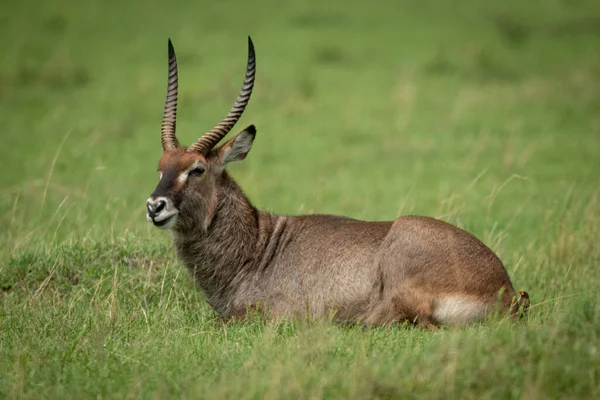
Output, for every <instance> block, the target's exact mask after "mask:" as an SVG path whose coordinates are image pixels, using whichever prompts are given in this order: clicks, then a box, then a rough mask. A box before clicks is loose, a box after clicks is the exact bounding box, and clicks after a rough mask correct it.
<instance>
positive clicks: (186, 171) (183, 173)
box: [177, 161, 199, 184]
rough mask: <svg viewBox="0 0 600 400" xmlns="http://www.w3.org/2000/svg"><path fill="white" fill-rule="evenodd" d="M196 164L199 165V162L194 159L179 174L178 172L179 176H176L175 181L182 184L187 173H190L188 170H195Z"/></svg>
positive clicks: (185, 179)
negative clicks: (193, 161)
mask: <svg viewBox="0 0 600 400" xmlns="http://www.w3.org/2000/svg"><path fill="white" fill-rule="evenodd" d="M198 165H199V163H198V161H196V162H195V163H193V164H192V165H191V166H190V167H189V168H188V169H186V170H185V171H183V172H182V173H181V174H179V176H178V177H177V182H179V183H181V184H184V183H185V181H187V178H188V175H189V174H190V172H191V171H193V170H195V169H196V168H198Z"/></svg>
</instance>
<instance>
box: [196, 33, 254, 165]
mask: <svg viewBox="0 0 600 400" xmlns="http://www.w3.org/2000/svg"><path fill="white" fill-rule="evenodd" d="M255 75H256V56H255V54H254V44H253V43H252V39H250V36H248V63H247V65H246V77H245V78H244V84H243V85H242V90H241V91H240V94H239V95H238V97H237V100H236V101H235V103H234V104H233V107H231V110H229V113H228V114H227V116H226V117H225V118H223V120H222V121H221V122H219V123H218V124H217V125H216V126H215V127H214V128H212V129H211V130H210V131H208V132H206V133H205V134H204V135H202V137H200V139H198V140H197V141H196V143H194V144H193V145H191V146H190V147H189V148H188V150H187V151H190V152H196V153H201V154H206V153H208V152H209V151H210V150H211V149H212V148H213V147H214V146H215V145H216V144H217V143H219V141H220V140H221V139H223V137H225V135H227V133H229V131H230V130H231V128H233V126H234V125H235V123H236V122H237V121H238V119H240V117H241V116H242V113H243V112H244V109H245V108H246V105H248V101H250V95H251V94H252V88H253V87H254V76H255Z"/></svg>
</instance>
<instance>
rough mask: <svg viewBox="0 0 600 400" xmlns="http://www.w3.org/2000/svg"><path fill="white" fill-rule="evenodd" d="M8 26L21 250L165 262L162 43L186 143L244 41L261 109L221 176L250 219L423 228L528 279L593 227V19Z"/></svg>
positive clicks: (282, 8)
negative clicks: (472, 242) (426, 218)
mask: <svg viewBox="0 0 600 400" xmlns="http://www.w3.org/2000/svg"><path fill="white" fill-rule="evenodd" d="M0 22H1V23H0V32H1V37H2V43H3V45H2V50H1V51H2V63H1V65H0V104H1V107H0V125H1V126H2V133H1V134H2V146H1V147H0V159H1V162H2V173H1V174H0V217H1V218H2V223H3V225H4V226H5V227H6V226H8V227H9V228H8V229H6V228H5V229H4V230H3V231H4V232H3V233H2V235H3V240H4V241H5V242H6V243H8V247H10V248H12V247H15V246H16V247H19V246H27V245H29V244H31V243H32V242H35V241H38V240H40V241H47V242H48V243H51V242H54V241H60V240H63V239H67V238H71V239H73V238H80V237H93V238H95V239H98V240H102V239H103V238H115V237H119V236H122V235H125V234H126V233H127V232H132V233H133V234H135V235H139V236H140V237H142V238H144V239H145V240H150V241H160V242H165V243H166V242H168V238H167V235H166V234H164V233H159V232H158V231H156V230H154V229H152V228H151V227H149V226H148V224H147V222H146V220H145V215H144V212H145V210H144V203H145V200H146V198H147V196H148V194H149V193H150V192H151V191H152V190H153V188H154V186H155V184H156V182H157V180H158V175H157V173H156V165H157V162H158V158H159V157H160V155H161V146H160V137H159V132H160V121H161V116H162V108H163V102H164V95H165V88H166V77H167V54H166V53H167V38H171V39H172V40H173V43H174V45H175V48H176V50H177V55H178V61H179V73H180V101H179V114H178V115H179V118H178V136H179V138H180V140H181V141H182V142H183V143H186V144H189V143H191V142H193V141H195V140H196V138H197V137H199V136H200V135H201V134H202V133H204V132H205V131H206V130H208V129H210V128H211V127H212V126H213V125H214V124H215V123H217V122H218V121H219V120H220V119H221V118H222V117H223V116H224V115H225V114H226V112H227V110H228V109H229V107H230V106H231V104H232V102H233V101H234V100H235V97H236V95H237V93H238V90H239V88H240V86H241V83H242V79H243V73H244V68H245V62H246V36H247V35H251V36H252V39H253V40H254V43H255V46H256V52H257V69H258V73H257V78H256V86H255V91H254V94H253V96H252V100H251V102H250V105H249V106H248V108H247V109H246V112H245V114H244V116H243V118H242V120H241V121H240V122H239V123H238V125H237V126H236V128H234V130H233V132H232V134H233V133H237V132H238V131H239V130H241V129H242V128H243V127H245V126H246V125H248V124H251V123H252V124H255V125H256V126H257V128H258V135H257V140H256V141H255V143H254V147H253V149H252V152H251V153H250V155H249V157H248V158H247V159H246V160H245V161H244V162H243V163H238V164H235V165H231V167H230V170H231V172H232V174H233V175H234V177H236V178H237V179H238V181H239V183H240V184H241V185H242V187H243V188H244V189H245V191H246V192H247V194H248V196H249V197H250V199H251V200H252V201H253V203H254V204H255V205H256V206H258V207H259V208H262V209H266V210H270V211H273V212H277V213H285V214H297V213H311V212H319V213H335V214H347V215H349V216H352V217H355V218H361V219H370V220H382V219H393V218H395V217H397V216H398V215H401V214H425V215H430V216H435V217H439V218H442V219H444V220H447V221H450V222H453V223H455V224H458V225H460V226H463V227H465V228H468V229H470V230H471V231H473V232H474V233H475V234H477V236H479V237H481V238H483V239H485V240H486V241H487V242H488V244H490V245H491V246H492V247H493V248H494V249H495V250H497V251H500V252H502V250H503V249H505V247H503V246H505V245H507V246H510V247H513V248H515V247H516V248H517V249H518V251H517V252H516V254H515V255H514V257H515V258H516V259H518V258H519V257H521V256H522V255H523V253H524V252H526V249H527V248H528V247H527V246H529V248H530V247H531V246H535V243H537V240H538V238H539V237H540V236H542V235H543V231H544V228H543V227H544V226H546V225H545V224H549V223H551V221H556V220H557V219H559V218H561V217H564V216H565V214H564V213H565V212H574V213H577V212H578V211H577V210H584V209H585V207H588V208H589V206H590V204H593V207H595V208H594V210H597V209H598V208H597V202H595V200H594V201H593V202H592V203H590V202H591V201H592V199H595V197H594V196H595V195H596V193H597V188H598V177H597V170H598V167H599V166H600V163H599V158H600V148H599V143H600V139H599V138H600V136H599V133H600V91H599V89H600V51H598V50H599V49H600V5H599V3H598V2H597V1H593V0H590V1H585V0H547V1H530V2H522V1H505V2H496V1H473V0H458V1H452V2H450V1H442V0H431V1H416V0H415V1H410V0H405V1H381V0H380V1H371V2H364V1H347V0H344V1H339V0H330V1H326V2H324V1H309V0H303V1H287V2H280V1H273V0H255V1H234V0H224V1H214V2H209V1H169V2H165V1H155V0H146V1H137V0H131V1H127V2H122V1H112V0H108V1H107V0H103V1H99V0H92V1H86V2H81V1H71V0H56V1H52V2H47V1H31V0H28V1H20V2H17V1H12V2H8V3H7V2H5V3H4V4H3V6H2V9H1V11H0ZM582 213H583V211H582ZM577 215H580V217H579V218H574V219H571V221H575V222H573V223H575V224H577V223H580V222H581V221H584V220H585V218H584V217H583V214H581V213H580V214H577ZM513 250H514V249H513Z"/></svg>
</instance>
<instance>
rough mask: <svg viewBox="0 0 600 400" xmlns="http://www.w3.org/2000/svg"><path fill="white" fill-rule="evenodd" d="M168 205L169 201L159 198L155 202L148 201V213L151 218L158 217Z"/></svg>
mask: <svg viewBox="0 0 600 400" xmlns="http://www.w3.org/2000/svg"><path fill="white" fill-rule="evenodd" d="M166 206H167V202H166V201H164V200H159V201H157V202H155V203H151V202H148V203H146V208H147V209H148V215H149V216H150V217H151V218H154V217H156V216H157V215H158V214H160V212H161V211H162V210H164V209H165V207H166Z"/></svg>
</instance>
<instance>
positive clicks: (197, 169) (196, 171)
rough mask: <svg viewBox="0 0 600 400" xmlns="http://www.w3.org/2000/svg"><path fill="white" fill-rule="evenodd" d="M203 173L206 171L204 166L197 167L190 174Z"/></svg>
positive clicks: (197, 174)
mask: <svg viewBox="0 0 600 400" xmlns="http://www.w3.org/2000/svg"><path fill="white" fill-rule="evenodd" d="M203 173H204V168H202V167H197V168H195V169H193V170H191V171H190V175H196V176H199V175H202V174H203Z"/></svg>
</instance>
